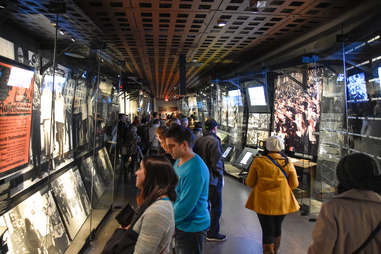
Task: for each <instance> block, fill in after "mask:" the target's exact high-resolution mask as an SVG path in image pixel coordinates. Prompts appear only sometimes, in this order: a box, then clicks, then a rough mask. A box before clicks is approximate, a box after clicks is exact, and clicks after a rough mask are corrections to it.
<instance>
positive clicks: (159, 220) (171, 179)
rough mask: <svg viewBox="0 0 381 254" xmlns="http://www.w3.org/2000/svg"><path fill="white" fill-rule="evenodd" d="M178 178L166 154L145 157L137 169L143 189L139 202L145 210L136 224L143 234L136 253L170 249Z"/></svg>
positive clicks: (138, 179) (136, 228) (136, 230)
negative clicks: (163, 156)
mask: <svg viewBox="0 0 381 254" xmlns="http://www.w3.org/2000/svg"><path fill="white" fill-rule="evenodd" d="M177 182H178V177H177V175H176V173H175V171H174V169H173V167H172V165H171V164H170V163H169V162H168V160H166V159H165V158H162V157H158V156H149V157H146V158H144V159H143V160H142V161H141V163H140V168H139V169H138V170H137V171H136V187H137V188H138V189H139V190H140V193H139V195H138V197H137V203H138V206H139V209H145V210H144V212H143V213H142V215H141V216H140V217H139V219H138V220H137V221H136V222H135V224H134V225H133V227H132V230H133V231H135V232H136V233H137V234H138V235H139V236H138V239H137V241H136V245H135V251H134V253H135V254H138V253H163V254H164V253H170V250H171V248H170V243H171V240H172V236H173V233H174V230H175V221H174V213H173V204H172V202H174V201H175V200H176V191H175V188H176V185H177ZM145 207H147V208H145ZM138 214H139V211H138Z"/></svg>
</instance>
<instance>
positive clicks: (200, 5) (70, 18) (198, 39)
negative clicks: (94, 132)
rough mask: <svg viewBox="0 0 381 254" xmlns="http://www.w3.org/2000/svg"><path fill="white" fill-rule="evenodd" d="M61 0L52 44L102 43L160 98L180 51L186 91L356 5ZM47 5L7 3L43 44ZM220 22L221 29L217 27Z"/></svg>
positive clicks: (171, 85) (286, 0)
mask: <svg viewBox="0 0 381 254" xmlns="http://www.w3.org/2000/svg"><path fill="white" fill-rule="evenodd" d="M65 2H66V5H67V11H66V13H65V14H64V15H62V16H61V17H60V28H61V29H62V30H63V31H65V32H66V33H65V35H60V40H64V41H65V40H66V41H68V40H71V38H75V40H76V43H84V44H87V45H90V44H91V43H92V42H93V41H103V42H105V43H106V45H107V50H105V54H106V55H107V56H109V57H110V58H112V59H114V60H115V61H116V62H117V63H119V65H123V64H125V66H123V67H124V68H125V69H126V71H128V72H129V73H132V74H134V75H136V76H138V77H139V78H140V79H141V80H143V81H144V82H145V83H146V84H147V85H148V86H149V88H150V90H151V91H152V94H153V95H154V96H155V97H156V98H161V99H162V98H165V97H167V96H168V97H172V96H174V95H175V94H177V93H178V87H179V77H180V75H179V56H180V55H181V54H184V55H186V61H187V65H186V77H187V87H188V88H190V87H194V86H195V85H197V84H198V83H199V82H200V80H201V78H202V77H203V76H206V75H210V73H213V71H214V69H215V68H218V67H221V66H224V67H225V69H229V68H230V69H231V68H233V67H234V66H237V65H240V64H241V65H242V64H245V63H246V62H249V61H251V60H253V59H255V58H257V57H259V56H261V55H262V54H265V53H266V52H269V51H271V50H272V49H275V48H277V47H279V46H281V45H283V44H284V43H286V42H288V41H290V40H292V39H295V38H297V37H300V36H301V35H303V34H306V33H308V32H310V31H312V30H314V29H315V28H317V27H320V26H322V25H324V24H326V23H328V22H330V21H332V20H333V19H335V18H337V17H338V16H340V15H341V14H344V13H345V12H348V11H350V10H351V9H353V8H356V6H357V5H359V4H361V1H358V0H267V1H265V2H266V5H265V6H263V7H258V8H257V5H256V3H252V4H251V3H250V2H251V1H249V0H139V1H138V0H124V1H122V0H87V1H85V0H77V1H73V0H66V1H65ZM252 2H256V1H252ZM48 3H49V1H45V0H42V1H34V0H29V1H27V0H19V1H15V3H14V4H13V5H12V6H11V7H12V8H11V11H10V16H11V17H12V19H14V20H15V21H16V22H18V23H19V24H21V25H23V26H24V27H26V28H28V29H29V30H31V31H38V32H39V36H41V37H44V38H48V39H51V38H53V36H54V29H53V28H52V26H51V25H49V24H50V23H51V22H54V18H55V16H54V15H52V14H51V13H49V11H48V9H47V8H48ZM220 21H224V22H226V25H225V26H224V27H219V26H218V25H217V24H218V23H219V22H220ZM49 30H50V31H49ZM122 61H123V64H122ZM226 67H227V68H226Z"/></svg>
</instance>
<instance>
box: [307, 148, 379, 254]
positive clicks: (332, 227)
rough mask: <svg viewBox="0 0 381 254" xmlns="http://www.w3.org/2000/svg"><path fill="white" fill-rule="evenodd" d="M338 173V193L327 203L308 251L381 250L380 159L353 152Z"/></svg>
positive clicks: (343, 162)
mask: <svg viewBox="0 0 381 254" xmlns="http://www.w3.org/2000/svg"><path fill="white" fill-rule="evenodd" d="M336 174H337V179H338V180H339V185H338V188H337V193H338V195H336V196H334V197H333V199H332V200H330V201H328V202H327V203H325V204H323V206H322V208H321V211H320V215H319V218H318V220H317V222H316V225H315V228H314V230H313V233H312V237H313V243H312V245H311V246H310V248H309V250H308V253H309V254H315V253H319V254H320V253H324V254H333V253H337V254H339V253H340V254H341V253H356V254H357V253H381V228H380V227H381V196H380V193H381V176H380V173H379V170H378V166H377V162H376V161H375V160H374V159H373V158H371V157H369V156H368V155H365V154H360V153H355V154H351V155H348V156H346V157H344V158H342V159H341V160H340V162H339V164H338V165H337V168H336ZM377 228H378V230H379V231H378V232H377V231H376V229H377ZM372 232H374V233H373V234H374V235H373V237H370V236H371V235H372ZM368 239H369V240H368ZM360 246H362V247H363V248H362V249H361V250H360ZM356 251H357V252H356Z"/></svg>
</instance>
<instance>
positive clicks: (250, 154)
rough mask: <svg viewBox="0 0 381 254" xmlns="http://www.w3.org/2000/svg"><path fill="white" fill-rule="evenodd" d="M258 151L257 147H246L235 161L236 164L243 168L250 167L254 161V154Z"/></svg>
mask: <svg viewBox="0 0 381 254" xmlns="http://www.w3.org/2000/svg"><path fill="white" fill-rule="evenodd" d="M257 153H258V150H257V149H253V148H250V147H245V148H244V149H243V151H242V152H241V154H240V155H239V156H238V158H237V159H236V160H235V162H234V163H233V164H234V165H235V166H237V167H239V168H243V169H246V170H247V169H248V168H249V167H250V165H251V162H252V161H253V158H254V156H256V155H257Z"/></svg>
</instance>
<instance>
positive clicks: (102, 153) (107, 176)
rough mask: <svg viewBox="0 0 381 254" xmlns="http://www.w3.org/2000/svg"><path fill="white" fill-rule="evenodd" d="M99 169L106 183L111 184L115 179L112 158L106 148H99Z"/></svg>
mask: <svg viewBox="0 0 381 254" xmlns="http://www.w3.org/2000/svg"><path fill="white" fill-rule="evenodd" d="M96 160H97V166H98V171H99V173H100V175H101V177H102V180H103V182H104V183H105V184H110V183H111V182H112V180H113V170H112V164H111V161H110V158H109V156H108V153H107V151H106V148H105V147H103V148H102V149H100V150H98V156H96Z"/></svg>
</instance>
